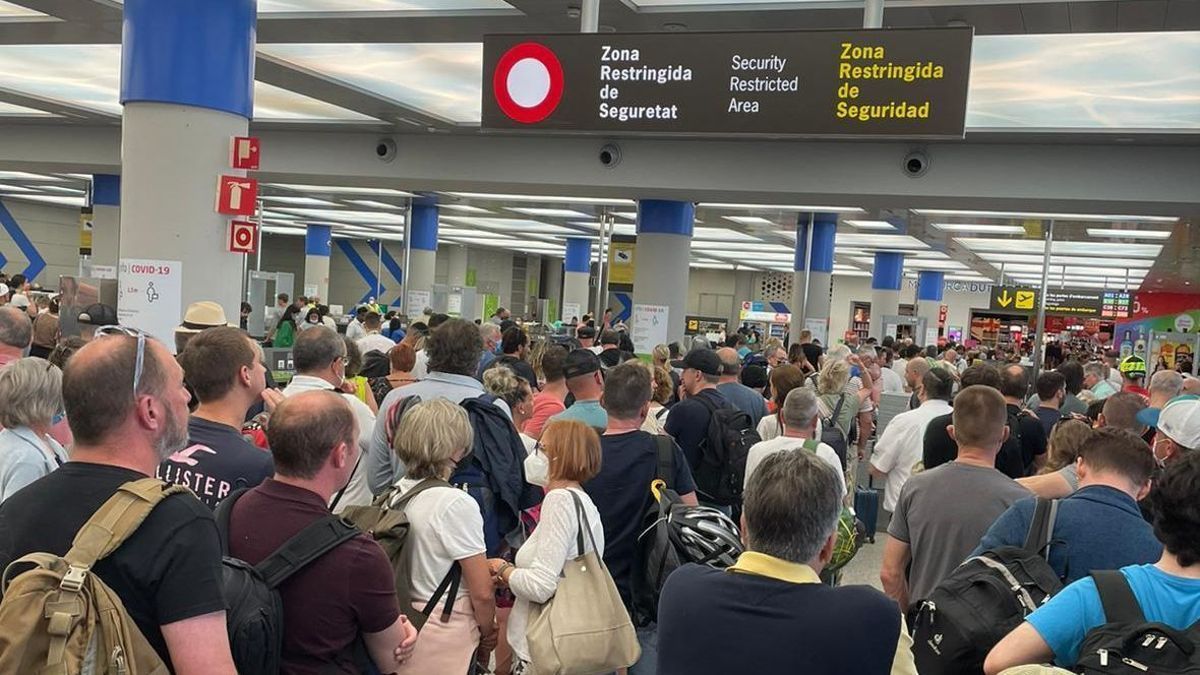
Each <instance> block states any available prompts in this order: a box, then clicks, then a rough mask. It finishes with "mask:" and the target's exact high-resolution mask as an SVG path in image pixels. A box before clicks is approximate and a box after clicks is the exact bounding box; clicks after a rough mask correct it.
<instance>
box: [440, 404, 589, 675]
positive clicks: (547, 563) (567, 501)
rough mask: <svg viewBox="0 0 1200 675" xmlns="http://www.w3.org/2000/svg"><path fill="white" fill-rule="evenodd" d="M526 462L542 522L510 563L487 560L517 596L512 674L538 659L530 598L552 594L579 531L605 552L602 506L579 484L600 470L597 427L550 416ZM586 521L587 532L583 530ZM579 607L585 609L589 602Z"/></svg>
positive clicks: (521, 673) (511, 628)
mask: <svg viewBox="0 0 1200 675" xmlns="http://www.w3.org/2000/svg"><path fill="white" fill-rule="evenodd" d="M531 465H532V466H531ZM526 467H527V468H532V469H533V470H532V471H527V475H528V476H530V480H542V479H543V478H544V483H542V485H543V487H545V488H546V498H545V500H544V501H543V502H542V515H541V522H539V523H538V526H537V529H535V530H534V531H533V534H532V535H530V537H529V539H528V540H526V542H525V545H524V546H522V547H521V549H520V550H519V551H517V557H516V560H515V562H514V563H510V562H508V561H506V560H502V559H498V558H496V559H492V560H489V561H488V567H489V568H490V570H491V573H492V576H493V577H494V579H495V581H496V584H497V585H500V586H507V587H508V588H510V589H512V592H513V595H515V596H516V597H517V602H516V605H515V606H514V607H513V611H512V615H511V616H510V617H509V619H508V631H507V633H508V642H509V645H510V646H511V647H512V651H513V655H514V659H513V662H514V665H513V669H512V675H526V674H527V673H532V672H535V671H536V669H537V664H530V658H531V657H530V653H529V643H528V642H527V640H526V637H525V633H526V629H527V628H528V625H529V615H530V611H531V609H532V605H533V604H534V603H537V604H542V603H545V602H547V601H549V600H550V598H552V597H554V593H555V591H556V590H557V589H558V582H559V579H560V578H561V576H562V571H563V567H564V566H565V565H566V563H567V561H568V560H573V559H574V558H576V557H577V556H578V555H579V551H578V543H577V542H578V541H580V537H581V534H582V535H583V536H582V541H583V549H584V552H587V551H590V550H592V542H595V549H596V555H597V556H599V557H603V556H604V526H603V524H601V522H600V512H599V511H598V510H597V509H596V505H595V504H594V503H593V502H592V500H591V498H590V497H588V495H587V493H586V492H584V491H583V488H582V487H581V484H582V483H585V482H587V481H588V480H590V479H591V478H592V477H594V476H595V475H596V474H597V473H599V472H600V437H599V436H597V435H596V432H595V430H593V429H592V428H591V427H589V426H588V425H587V424H585V423H583V422H580V421H577V420H559V421H556V422H551V423H550V424H548V425H547V426H546V429H545V431H544V432H543V433H542V440H541V443H540V445H539V447H538V449H537V450H536V451H535V454H533V455H531V456H530V457H529V459H528V460H526ZM580 509H581V510H582V514H583V518H582V519H581V518H580V516H579V510H580ZM584 523H586V524H587V527H588V529H589V530H590V532H588V531H586V530H584V531H582V532H581V529H582V527H583V524H584ZM579 610H580V611H581V612H585V611H587V610H588V608H587V607H581V608H579ZM418 642H419V640H418Z"/></svg>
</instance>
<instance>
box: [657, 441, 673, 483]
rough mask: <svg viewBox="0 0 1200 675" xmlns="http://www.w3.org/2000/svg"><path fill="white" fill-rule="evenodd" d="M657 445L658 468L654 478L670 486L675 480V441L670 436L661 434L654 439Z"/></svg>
mask: <svg viewBox="0 0 1200 675" xmlns="http://www.w3.org/2000/svg"><path fill="white" fill-rule="evenodd" d="M654 442H655V443H656V444H657V453H656V454H657V456H658V468H656V469H655V472H654V477H655V478H657V479H658V480H661V481H663V482H665V483H666V484H667V485H670V484H671V482H672V481H673V480H675V441H673V440H671V437H670V436H664V435H662V434H659V435H657V436H655V437H654Z"/></svg>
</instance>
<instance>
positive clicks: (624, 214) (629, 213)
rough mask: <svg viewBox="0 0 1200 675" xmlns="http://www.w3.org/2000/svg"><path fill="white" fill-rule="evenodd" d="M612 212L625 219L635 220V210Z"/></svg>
mask: <svg viewBox="0 0 1200 675" xmlns="http://www.w3.org/2000/svg"><path fill="white" fill-rule="evenodd" d="M612 214H613V215H614V216H616V217H618V218H624V219H626V220H637V211H613V213H612Z"/></svg>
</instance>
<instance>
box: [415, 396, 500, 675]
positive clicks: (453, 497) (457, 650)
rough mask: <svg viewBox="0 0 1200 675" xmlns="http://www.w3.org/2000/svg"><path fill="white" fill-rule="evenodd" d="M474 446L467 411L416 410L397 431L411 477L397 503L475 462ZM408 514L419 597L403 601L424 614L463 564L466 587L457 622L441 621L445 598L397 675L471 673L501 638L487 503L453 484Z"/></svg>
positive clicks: (445, 407) (422, 498)
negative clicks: (475, 660) (486, 534)
mask: <svg viewBox="0 0 1200 675" xmlns="http://www.w3.org/2000/svg"><path fill="white" fill-rule="evenodd" d="M471 442H472V431H471V423H470V421H469V420H468V419H467V413H466V411H465V410H464V409H463V408H462V407H461V406H459V405H456V404H454V403H451V402H450V401H447V400H446V399H440V398H437V399H430V400H428V401H422V402H420V403H418V404H416V405H414V406H413V407H412V408H411V409H410V410H408V411H406V412H405V413H404V416H403V417H402V418H401V419H400V425H399V426H398V427H397V428H396V437H395V446H394V447H395V451H396V454H397V455H398V456H399V457H400V460H401V461H402V462H403V463H404V466H405V468H406V471H407V473H406V475H405V477H404V478H402V479H400V481H398V482H397V483H396V488H397V491H396V492H395V493H393V499H399V498H400V497H401V496H403V495H404V494H405V493H406V492H408V491H409V490H412V489H413V488H415V487H416V486H418V485H420V484H421V483H423V482H425V481H426V480H434V481H440V482H442V483H445V482H446V480H447V479H449V478H450V475H451V474H452V473H453V472H454V469H455V467H456V466H457V465H458V463H459V462H461V461H462V460H463V458H464V457H466V456H467V454H468V452H469V448H470V447H471ZM404 511H405V513H406V514H407V515H408V520H409V523H410V526H411V528H412V529H411V530H410V531H409V535H408V537H409V541H408V543H407V544H406V547H407V548H408V549H409V555H411V556H412V559H411V562H410V567H409V570H410V572H411V573H412V581H411V592H412V594H411V597H408V598H400V601H401V602H409V603H411V604H412V606H413V607H416V608H417V609H423V608H424V607H425V605H426V604H427V603H428V602H429V600H430V599H431V598H432V597H433V595H434V592H435V590H436V589H437V587H438V585H439V584H440V583H441V582H442V580H443V579H445V578H446V576H447V575H448V574H450V573H451V571H452V570H453V567H454V565H456V564H457V565H458V566H459V567H461V569H462V582H461V584H460V585H459V587H458V595H457V597H456V598H454V600H453V606H454V611H453V612H452V613H451V615H450V619H449V620H448V621H445V622H443V621H442V620H441V614H442V608H443V607H444V606H445V605H444V603H445V600H444V599H443V600H440V601H439V602H438V604H437V607H436V608H435V609H434V611H433V613H432V614H431V615H430V618H429V620H428V621H427V622H426V623H425V626H424V627H423V628H421V633H420V636H419V637H418V638H417V646H416V649H415V650H414V651H413V655H412V658H410V659H409V660H408V661H407V662H405V663H404V665H402V666H401V667H400V668H399V669H398V670H397V671H396V672H397V673H403V674H406V675H441V674H442V673H445V674H446V675H458V674H459V673H465V672H467V669H468V668H469V667H470V664H471V660H472V657H474V656H476V650H478V657H479V659H480V660H481V661H483V662H485V663H486V661H487V659H488V658H490V652H491V650H492V649H494V648H495V647H496V635H497V630H496V598H495V594H496V591H495V587H494V586H493V585H492V579H491V575H490V574H489V573H488V566H487V556H486V552H487V546H486V544H485V543H484V539H483V516H482V515H481V514H480V511H479V504H478V503H477V502H476V501H475V500H474V499H473V498H472V497H471V496H470V495H468V494H467V493H466V492H464V491H463V490H459V489H457V488H453V487H451V486H450V485H449V484H445V485H444V486H442V487H435V488H432V489H427V490H425V491H423V492H421V493H420V494H418V495H416V496H414V497H413V498H412V500H411V501H410V502H408V505H407V506H405V508H404Z"/></svg>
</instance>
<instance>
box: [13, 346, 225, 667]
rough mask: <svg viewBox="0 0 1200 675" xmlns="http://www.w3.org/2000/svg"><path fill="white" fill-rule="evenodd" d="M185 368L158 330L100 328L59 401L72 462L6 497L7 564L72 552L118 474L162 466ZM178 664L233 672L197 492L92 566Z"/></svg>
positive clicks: (177, 435)
mask: <svg viewBox="0 0 1200 675" xmlns="http://www.w3.org/2000/svg"><path fill="white" fill-rule="evenodd" d="M189 398H190V396H189V394H188V391H187V389H186V388H185V387H184V384H183V369H182V368H180V367H179V364H177V363H176V362H175V359H174V358H172V356H171V354H170V352H168V351H167V349H166V347H164V346H162V345H161V344H160V343H158V342H156V341H154V340H153V339H150V338H145V337H138V338H134V337H130V336H112V337H99V338H98V339H96V340H95V341H93V342H91V343H89V344H88V345H87V346H85V347H83V348H82V349H80V350H79V352H78V353H76V354H75V356H73V357H72V358H71V362H70V364H68V366H67V368H66V372H65V373H64V375H63V403H64V405H65V408H66V413H67V419H68V420H69V421H70V424H71V432H72V434H74V437H75V444H74V446H73V447H72V449H71V461H69V462H67V463H66V464H65V465H63V466H62V468H60V469H58V470H57V471H54V472H52V473H50V474H49V475H48V476H45V477H44V478H41V479H40V480H37V481H35V482H33V483H32V484H30V485H29V486H27V487H26V488H25V489H23V490H21V491H19V492H17V493H16V494H15V495H13V496H12V497H10V498H9V499H7V500H6V501H5V502H4V503H3V504H0V568H4V567H7V566H8V564H9V563H10V562H12V561H13V560H16V559H18V558H20V557H23V556H25V555H28V554H30V553H35V552H46V553H51V554H53V555H59V556H61V555H64V554H66V552H67V551H68V550H69V549H70V548H71V542H72V540H73V539H74V538H75V535H76V533H77V532H78V531H79V529H80V528H81V527H82V526H83V524H84V523H85V522H87V520H88V519H89V518H91V517H92V515H93V514H94V513H95V512H96V510H97V509H99V508H100V506H102V505H103V504H104V502H105V501H107V500H108V498H109V497H111V496H112V495H113V494H114V493H116V491H117V490H118V489H119V488H120V486H121V485H123V484H125V483H127V482H129V481H135V480H139V479H142V478H146V477H147V476H152V475H154V471H155V469H156V468H157V466H158V464H159V462H161V461H162V460H163V458H165V457H167V456H168V455H170V454H171V453H172V452H175V451H177V450H180V449H181V448H183V447H184V446H185V444H186V443H187V412H188V409H187V405H188V400H189ZM92 571H93V572H94V573H95V574H98V575H99V576H100V578H101V579H102V580H104V582H105V583H106V584H107V585H108V586H109V587H110V588H112V590H113V592H115V593H116V594H117V596H118V597H120V599H121V602H122V603H123V604H124V605H125V609H126V611H128V612H129V615H130V616H131V617H132V619H133V621H134V623H135V624H136V625H137V628H138V629H140V630H141V632H142V634H143V635H145V636H146V639H147V640H148V641H149V643H150V645H151V646H152V647H153V648H154V650H155V651H156V652H158V654H159V656H160V657H162V659H163V660H164V661H165V662H166V664H167V667H168V668H170V670H171V672H177V673H204V674H205V675H236V670H235V668H234V665H233V658H232V656H230V653H229V636H228V633H227V632H226V627H225V600H224V598H223V597H222V594H221V575H222V571H221V543H220V539H219V538H218V535H217V528H216V524H215V523H214V522H213V518H212V514H211V513H210V512H209V510H208V509H207V508H205V506H204V505H203V504H201V503H200V501H199V500H197V499H196V498H195V497H194V496H192V495H190V494H186V493H185V494H177V495H172V496H170V497H167V498H166V499H164V500H163V501H162V503H160V504H159V505H158V506H157V507H156V508H155V509H154V510H153V511H152V512H151V513H150V515H149V516H148V517H147V518H146V520H145V522H143V523H142V525H141V526H140V527H139V528H138V529H137V531H136V532H134V533H133V534H132V535H131V536H130V537H129V538H128V539H126V541H125V543H124V544H122V545H121V546H120V547H118V548H117V550H116V551H114V552H113V553H112V554H110V555H109V556H108V557H106V558H104V559H102V560H101V561H100V562H98V563H97V564H96V566H95V567H94V568H93V570H92Z"/></svg>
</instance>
